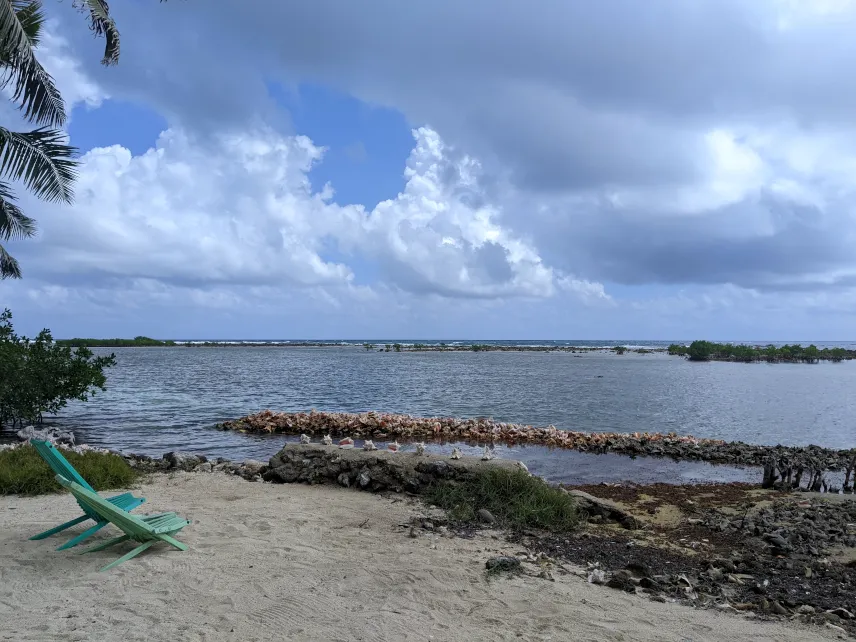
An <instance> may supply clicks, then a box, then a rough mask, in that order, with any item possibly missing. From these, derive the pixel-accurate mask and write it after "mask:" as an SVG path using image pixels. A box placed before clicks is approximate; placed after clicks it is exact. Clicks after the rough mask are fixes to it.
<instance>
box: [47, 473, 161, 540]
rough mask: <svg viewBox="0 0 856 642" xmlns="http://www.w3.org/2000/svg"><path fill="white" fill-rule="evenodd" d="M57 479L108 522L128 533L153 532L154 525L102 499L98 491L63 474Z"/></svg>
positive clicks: (79, 501)
mask: <svg viewBox="0 0 856 642" xmlns="http://www.w3.org/2000/svg"><path fill="white" fill-rule="evenodd" d="M56 480H57V481H58V482H59V483H60V485H62V486H65V487H66V488H68V490H70V491H71V494H72V495H74V498H75V499H76V500H77V501H78V503H79V504H80V505H81V506H83V507H86V508H89V509H90V510H91V511H93V512H94V513H97V514H98V515H100V516H101V517H103V518H104V519H106V520H107V521H108V522H111V523H113V524H115V525H116V526H118V527H119V528H121V529H122V530H123V531H125V533H127V534H128V535H141V534H151V533H153V532H154V530H153V529H152V527H151V526H149V525H148V524H146V523H145V522H144V521H143V520H141V519H140V518H139V517H137V516H136V515H132V514H131V513H127V512H125V511H123V510H122V509H121V508H117V507H116V506H114V505H113V504H111V503H110V502H108V501H107V500H105V499H102V498H101V497H100V496H99V495H98V494H97V493H95V492H93V491H91V490H88V489H86V488H84V487H83V486H81V485H80V484H78V483H76V482H73V481H70V480H68V479H66V478H65V477H63V476H62V475H57V476H56Z"/></svg>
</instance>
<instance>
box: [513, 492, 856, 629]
mask: <svg viewBox="0 0 856 642" xmlns="http://www.w3.org/2000/svg"><path fill="white" fill-rule="evenodd" d="M584 489H585V491H584V492H588V493H592V494H595V495H597V496H598V497H599V498H601V499H602V500H603V501H614V502H615V503H616V504H617V505H618V506H620V507H622V508H623V509H624V510H628V511H629V512H630V513H631V514H634V515H636V516H637V519H638V525H637V526H638V528H637V529H635V530H626V529H627V526H625V528H624V529H620V530H616V529H615V528H614V527H610V526H608V525H602V524H601V523H600V520H599V519H594V520H592V519H590V522H593V523H590V524H589V527H588V528H587V529H586V530H585V531H584V532H581V533H576V534H572V535H571V536H556V535H544V534H534V533H515V534H513V535H512V536H511V541H515V542H518V543H520V544H521V545H525V546H526V547H527V548H528V549H530V550H531V551H535V552H537V553H541V554H544V555H548V556H550V557H551V558H553V559H555V560H564V561H566V562H572V563H574V564H578V565H581V566H584V567H585V568H586V570H585V572H584V573H583V575H584V576H585V577H586V578H587V580H588V581H589V582H591V583H595V584H604V585H606V586H609V587H611V588H615V589H618V590H622V591H627V592H633V593H640V594H644V595H647V596H648V597H650V598H652V599H655V600H657V601H679V602H683V603H686V604H689V605H692V606H696V607H703V608H716V609H718V610H722V611H731V612H737V611H739V612H743V613H746V614H754V615H756V616H758V617H785V618H790V619H800V620H803V621H805V622H808V623H813V624H819V625H821V626H826V627H828V628H832V629H833V630H836V631H838V632H840V633H842V634H844V632H845V631H846V632H848V633H849V634H850V635H856V615H854V614H856V502H854V501H853V500H852V499H850V498H837V499H836V498H826V497H823V498H821V497H819V496H806V495H802V494H795V493H788V492H777V491H764V490H761V489H759V488H758V487H757V486H751V485H747V484H709V485H701V486H684V487H681V486H673V485H668V484H656V485H649V486H628V485H607V484H601V485H597V486H587V487H584ZM576 490H580V489H576Z"/></svg>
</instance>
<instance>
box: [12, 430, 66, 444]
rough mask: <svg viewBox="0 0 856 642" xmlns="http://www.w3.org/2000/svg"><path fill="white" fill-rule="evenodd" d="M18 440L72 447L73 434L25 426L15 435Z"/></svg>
mask: <svg viewBox="0 0 856 642" xmlns="http://www.w3.org/2000/svg"><path fill="white" fill-rule="evenodd" d="M16 434H17V436H18V439H20V440H21V441H26V442H29V441H30V440H32V439H36V440H38V441H49V442H51V443H53V444H65V445H68V446H74V433H73V432H71V431H67V430H60V429H59V428H36V427H35V426H25V427H24V428H21V430H19V431H18V432H17V433H16Z"/></svg>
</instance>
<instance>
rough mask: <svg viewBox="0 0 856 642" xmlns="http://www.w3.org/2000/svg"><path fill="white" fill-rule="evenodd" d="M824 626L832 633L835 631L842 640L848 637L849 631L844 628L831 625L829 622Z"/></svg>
mask: <svg viewBox="0 0 856 642" xmlns="http://www.w3.org/2000/svg"><path fill="white" fill-rule="evenodd" d="M823 626H824V627H825V628H827V629H829V630H830V631H835V632H836V633H837V634H838V637H840V638H846V637H847V631H845V630H844V629H843V628H842V627H840V626H838V625H837V624H830V623H829V622H827V623H826V624H824V625H823Z"/></svg>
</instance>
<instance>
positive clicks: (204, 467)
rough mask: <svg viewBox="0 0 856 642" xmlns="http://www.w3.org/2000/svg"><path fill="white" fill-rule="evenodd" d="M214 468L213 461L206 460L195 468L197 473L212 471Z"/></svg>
mask: <svg viewBox="0 0 856 642" xmlns="http://www.w3.org/2000/svg"><path fill="white" fill-rule="evenodd" d="M213 469H214V466H212V465H211V462H208V461H206V462H203V463H201V464H199V465H198V466H197V467H196V468H194V469H193V470H194V471H195V472H197V473H210V472H211V471H212V470H213Z"/></svg>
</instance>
